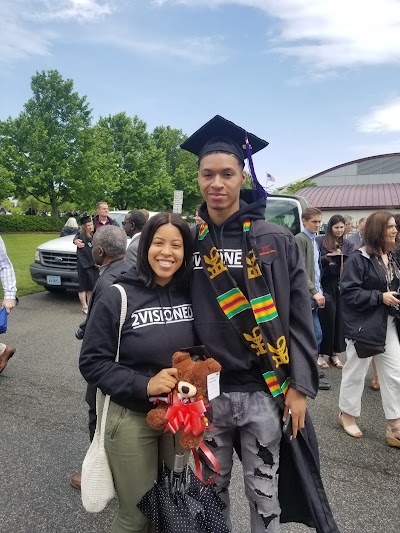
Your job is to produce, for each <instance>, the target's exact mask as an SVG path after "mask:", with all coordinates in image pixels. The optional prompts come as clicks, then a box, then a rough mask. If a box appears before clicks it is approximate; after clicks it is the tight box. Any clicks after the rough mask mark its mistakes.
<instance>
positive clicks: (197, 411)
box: [165, 395, 207, 437]
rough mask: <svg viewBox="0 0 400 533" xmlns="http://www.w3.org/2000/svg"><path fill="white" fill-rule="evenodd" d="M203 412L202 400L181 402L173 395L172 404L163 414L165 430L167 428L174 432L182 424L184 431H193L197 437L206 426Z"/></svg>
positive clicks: (204, 409)
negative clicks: (165, 421) (165, 424)
mask: <svg viewBox="0 0 400 533" xmlns="http://www.w3.org/2000/svg"><path fill="white" fill-rule="evenodd" d="M205 412H206V408H205V405H204V402H203V400H197V401H195V402H192V403H190V402H189V403H183V402H182V401H181V400H180V399H179V398H178V397H177V396H176V395H174V397H173V400H172V405H170V406H169V407H168V410H167V413H166V415H165V419H166V420H167V421H168V424H167V426H166V428H165V431H167V430H168V429H169V430H170V431H172V433H176V432H177V431H178V429H180V428H181V427H182V426H183V431H184V432H185V433H193V435H195V436H196V437H197V436H198V435H200V433H202V432H203V431H204V430H205V429H206V427H207V426H206V424H205V423H204V413H205Z"/></svg>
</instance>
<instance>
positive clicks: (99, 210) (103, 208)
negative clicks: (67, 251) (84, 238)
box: [93, 202, 118, 231]
mask: <svg viewBox="0 0 400 533" xmlns="http://www.w3.org/2000/svg"><path fill="white" fill-rule="evenodd" d="M108 211H109V209H108V204H107V202H97V204H96V214H95V216H94V217H93V227H94V231H97V230H98V229H99V228H101V227H102V226H109V225H111V226H118V222H117V221H116V220H114V219H113V218H111V217H110V216H108Z"/></svg>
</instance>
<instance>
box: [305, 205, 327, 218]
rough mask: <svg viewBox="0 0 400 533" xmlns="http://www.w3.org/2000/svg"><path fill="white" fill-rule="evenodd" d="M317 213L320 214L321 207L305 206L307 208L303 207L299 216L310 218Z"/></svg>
mask: <svg viewBox="0 0 400 533" xmlns="http://www.w3.org/2000/svg"><path fill="white" fill-rule="evenodd" d="M319 215H322V211H321V209H318V208H317V207H307V209H304V211H303V213H302V215H301V218H302V220H310V218H312V217H316V216H319Z"/></svg>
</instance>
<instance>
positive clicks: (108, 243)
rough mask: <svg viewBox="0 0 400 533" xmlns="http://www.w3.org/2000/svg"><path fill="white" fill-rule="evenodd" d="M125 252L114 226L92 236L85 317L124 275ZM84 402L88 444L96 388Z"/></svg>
mask: <svg viewBox="0 0 400 533" xmlns="http://www.w3.org/2000/svg"><path fill="white" fill-rule="evenodd" d="M125 250H126V234H125V232H124V230H123V229H121V228H117V227H115V226H104V228H100V229H99V230H98V231H96V233H95V234H94V236H93V248H92V255H93V260H94V262H95V264H96V265H97V266H98V267H99V276H100V277H99V279H98V280H97V282H96V285H95V286H94V289H93V293H92V297H91V299H90V303H89V308H88V314H87V318H89V316H90V313H91V310H92V309H93V306H94V304H95V302H96V299H98V298H99V297H100V295H101V293H102V292H103V291H104V290H105V289H107V288H108V287H109V286H110V285H112V284H113V283H114V281H115V279H116V278H117V277H119V276H120V275H121V274H122V273H124V272H126V270H127V268H126V263H125V262H124V257H125ZM86 323H87V320H86V322H83V323H82V324H80V325H79V329H78V331H77V333H76V334H75V335H76V337H77V338H78V339H79V340H82V338H83V337H84V335H85V330H86ZM85 400H86V403H87V404H88V405H89V438H90V442H92V440H93V437H94V432H95V430H96V420H97V417H96V387H93V386H92V385H89V384H88V386H87V389H86V396H85ZM70 484H71V485H72V487H74V488H75V489H80V488H81V473H80V472H76V473H75V474H73V475H72V476H71V477H70Z"/></svg>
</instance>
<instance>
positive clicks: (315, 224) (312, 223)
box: [303, 215, 322, 233]
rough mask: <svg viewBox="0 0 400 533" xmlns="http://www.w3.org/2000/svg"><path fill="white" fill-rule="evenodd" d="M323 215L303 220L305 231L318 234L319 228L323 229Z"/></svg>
mask: <svg viewBox="0 0 400 533" xmlns="http://www.w3.org/2000/svg"><path fill="white" fill-rule="evenodd" d="M321 222H322V215H314V216H313V217H311V218H309V219H308V220H305V219H304V218H303V226H304V229H306V230H307V231H309V232H310V233H318V230H319V228H320V227H321Z"/></svg>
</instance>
